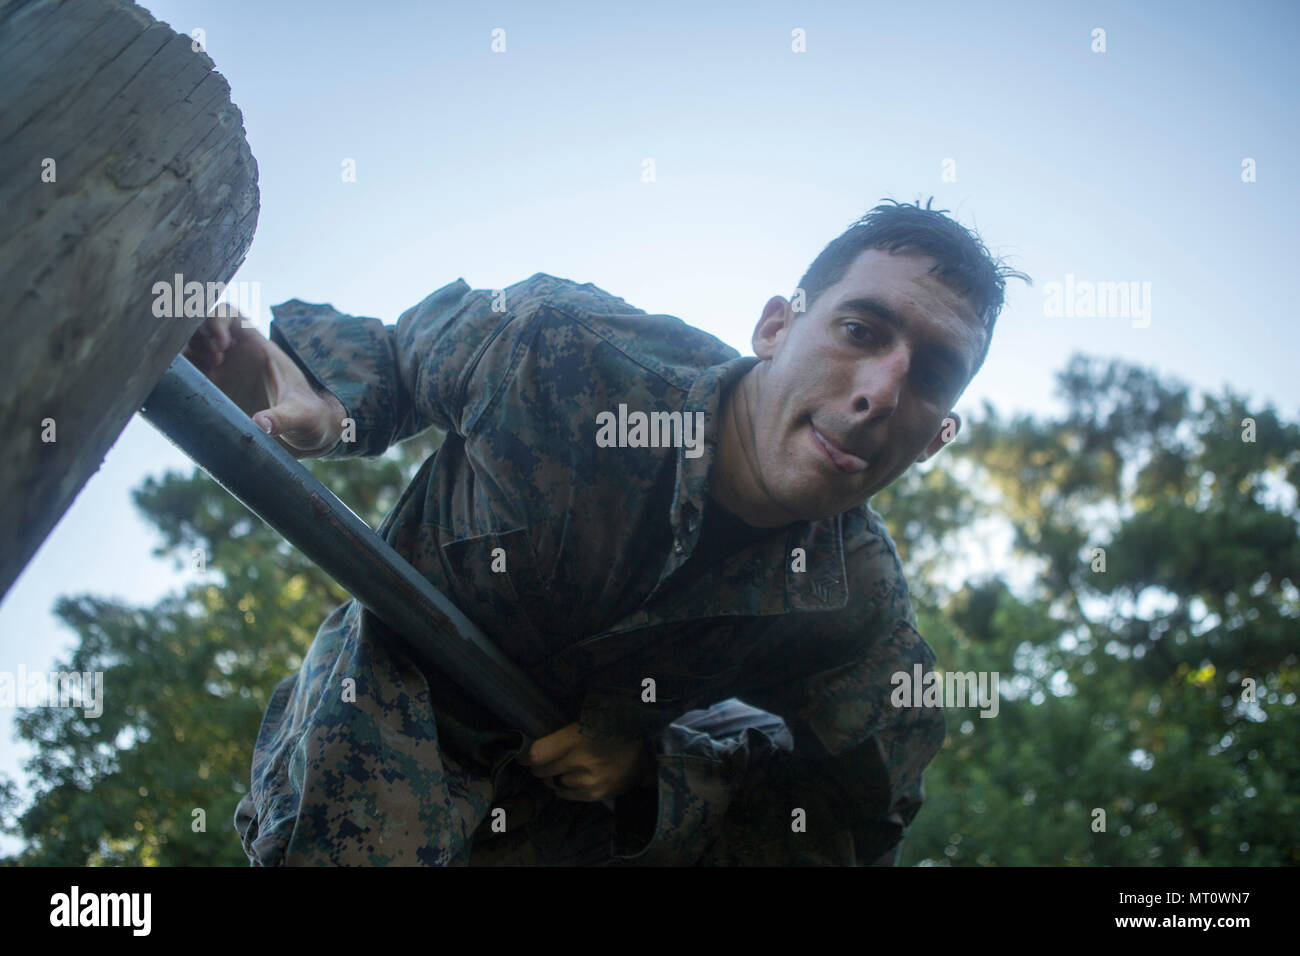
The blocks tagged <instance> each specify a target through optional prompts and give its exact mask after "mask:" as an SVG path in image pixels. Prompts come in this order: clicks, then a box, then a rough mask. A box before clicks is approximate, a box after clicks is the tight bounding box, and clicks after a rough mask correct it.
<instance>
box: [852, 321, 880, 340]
mask: <svg viewBox="0 0 1300 956" xmlns="http://www.w3.org/2000/svg"><path fill="white" fill-rule="evenodd" d="M845 328H847V329H848V330H849V335H851V336H852V337H853V340H854V341H855V342H871V341H873V340H874V339H875V333H873V332H872V331H871V329H869V328H867V327H866V326H865V325H863V324H862V323H861V322H849V323H848V324H847V325H846V326H845Z"/></svg>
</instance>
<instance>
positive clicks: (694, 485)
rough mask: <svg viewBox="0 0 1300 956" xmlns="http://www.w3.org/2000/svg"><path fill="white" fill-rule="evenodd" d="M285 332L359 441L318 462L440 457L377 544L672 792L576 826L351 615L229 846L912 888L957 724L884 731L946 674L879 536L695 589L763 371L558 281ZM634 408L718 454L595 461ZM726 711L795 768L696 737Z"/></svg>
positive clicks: (748, 739)
mask: <svg viewBox="0 0 1300 956" xmlns="http://www.w3.org/2000/svg"><path fill="white" fill-rule="evenodd" d="M272 311H273V314H274V321H273V322H272V325H271V338H272V341H274V342H276V343H277V344H278V345H280V347H281V348H283V349H284V350H285V351H286V352H287V353H288V354H289V355H290V356H292V357H293V359H294V360H295V361H296V362H297V363H298V364H299V366H300V367H301V368H302V369H303V370H304V372H305V373H306V374H307V376H308V379H309V380H311V381H312V382H313V383H314V384H315V385H317V386H318V387H323V388H328V389H329V390H330V391H331V392H333V394H334V395H335V396H336V397H337V398H338V399H339V401H340V402H341V403H342V404H343V406H344V407H345V408H346V409H347V412H348V415H349V417H351V418H352V419H353V420H354V422H355V425H356V432H355V441H352V442H345V441H340V442H339V443H338V444H337V445H336V446H335V447H334V448H333V449H332V450H331V451H330V452H329V453H328V454H326V455H325V456H324V457H326V458H344V457H349V456H355V455H367V456H374V455H379V454H382V453H383V452H384V451H385V449H387V448H388V447H389V446H390V445H392V444H393V443H395V442H398V441H401V440H403V439H404V438H408V437H410V436H412V435H415V434H417V433H418V432H421V431H423V430H425V429H426V428H428V427H430V426H432V425H437V426H439V427H440V428H442V429H444V430H445V431H446V439H445V441H444V442H443V444H442V446H441V447H440V448H439V449H438V451H437V452H436V453H435V454H434V455H433V456H431V457H430V458H429V459H428V460H427V461H426V462H425V463H424V465H423V466H422V468H421V469H420V471H419V472H418V474H417V475H416V477H415V479H414V480H413V482H412V483H411V485H410V486H409V487H408V488H407V489H406V491H405V492H404V494H403V496H402V498H401V500H400V501H399V502H398V503H397V505H396V506H395V507H394V509H393V510H392V512H390V513H389V515H388V516H387V517H386V518H385V520H384V522H383V524H382V525H381V526H380V528H379V533H380V535H381V536H382V537H383V538H384V539H385V540H386V541H388V542H389V543H390V544H391V545H392V546H393V547H394V548H395V549H396V550H397V552H398V553H399V554H401V555H402V556H403V557H405V558H406V559H407V560H408V561H410V562H411V564H412V565H414V567H415V568H416V569H417V570H418V571H420V573H422V574H423V575H425V576H426V577H427V578H428V579H429V581H430V582H432V583H433V585H434V586H435V587H437V588H438V589H439V590H441V591H442V592H443V593H444V594H446V595H447V596H448V598H449V599H450V600H451V601H452V602H453V603H454V604H456V605H457V607H459V608H460V609H461V610H462V611H464V612H465V613H466V614H467V615H468V616H469V617H470V618H472V619H473V620H474V621H475V622H476V623H477V624H478V625H479V626H480V627H481V628H482V629H483V631H484V632H485V633H486V634H487V635H488V636H489V637H490V638H491V639H492V640H493V641H495V642H496V643H497V645H498V646H499V647H500V648H501V650H502V651H503V652H504V653H505V654H506V656H507V657H509V658H511V659H512V660H513V661H515V662H516V663H517V664H518V665H519V666H520V667H522V668H523V669H524V671H525V672H526V673H527V674H528V675H529V676H531V677H532V678H533V680H534V681H535V682H536V683H537V684H538V685H539V686H540V687H541V688H542V689H543V690H544V691H545V692H547V693H548V694H549V695H550V696H551V697H552V699H554V700H555V701H556V702H557V704H558V705H559V706H560V707H561V709H563V710H564V711H565V712H566V713H567V714H569V715H571V719H572V720H575V721H577V722H579V724H580V727H581V730H582V732H583V733H584V734H587V735H589V736H593V737H600V736H614V737H622V738H625V739H630V740H646V741H651V742H652V744H653V748H654V751H655V753H656V755H657V765H658V783H657V793H653V792H650V791H648V790H640V791H637V792H635V793H633V794H630V795H628V796H626V797H621V798H619V800H618V801H616V803H615V807H614V812H611V810H610V809H609V808H608V807H607V806H605V805H603V804H600V803H588V802H579V801H573V800H566V799H562V798H560V797H558V796H557V795H556V794H555V793H554V792H553V791H551V790H550V789H548V788H546V787H545V786H543V785H541V784H540V783H539V782H538V781H537V780H536V779H535V778H534V777H533V776H532V774H531V773H530V772H529V771H528V770H527V769H526V768H523V767H521V766H520V765H518V764H517V763H515V762H514V758H515V757H516V756H517V755H518V754H519V753H520V752H521V751H522V750H523V749H524V748H526V747H527V746H528V745H530V744H531V740H530V739H528V738H526V737H525V736H524V734H523V733H521V732H519V731H515V730H512V729H511V728H508V727H503V726H501V724H500V722H499V721H497V720H496V719H494V718H493V717H491V716H490V715H488V714H486V713H485V712H484V711H483V710H482V709H481V708H480V707H479V706H478V705H477V704H476V703H475V702H474V701H471V700H468V699H467V698H466V695H464V694H463V693H462V692H460V691H459V690H458V689H457V688H456V687H453V686H451V685H450V684H449V683H448V682H447V681H446V680H444V679H443V678H441V676H440V675H438V674H436V673H429V672H427V671H426V670H424V669H422V668H421V667H419V666H417V665H416V664H415V663H413V662H412V661H411V659H410V658H408V657H407V656H406V655H405V654H404V653H403V652H402V651H401V649H400V648H399V647H397V646H396V645H395V643H394V641H393V640H392V639H391V636H387V635H386V631H385V625H383V624H382V623H381V622H380V621H379V620H378V619H377V618H375V617H374V616H373V615H372V614H371V613H370V612H369V611H366V610H364V609H363V608H361V607H360V606H359V605H358V604H357V603H356V602H355V601H352V602H349V603H347V604H345V605H342V606H340V607H338V608H336V609H335V611H334V612H333V613H332V614H330V616H329V617H328V618H327V619H326V620H325V622H324V623H323V624H322V625H321V628H320V630H319V632H318V633H317V635H316V639H315V641H314V643H313V644H312V647H311V649H310V650H309V652H308V654H307V656H306V658H305V660H304V662H303V665H302V668H301V671H300V673H298V674H296V675H293V676H291V677H288V678H286V679H285V680H284V681H282V682H281V684H280V685H279V687H278V688H277V689H276V691H275V693H274V694H273V697H272V699H271V702H270V704H269V706H268V708H267V711H266V715H265V717H264V720H263V723H262V727H261V730H260V732H259V734H258V738H257V743H256V747H255V753H254V758H253V766H252V786H251V789H250V792H249V793H248V794H247V795H246V796H245V798H244V799H243V801H242V802H241V803H240V805H239V808H238V810H237V813H236V820H235V822H236V828H237V829H238V831H239V833H240V835H241V837H242V839H243V844H244V848H245V850H246V852H247V853H248V855H249V858H250V860H251V861H252V862H253V863H254V864H261V865H278V864H354V865H384V864H393V865H410V864H434V865H442V864H469V865H479V864H542V865H548V864H550V865H694V864H701V865H799V864H834V865H861V864H868V863H885V864H888V863H893V862H895V861H896V855H897V849H898V845H899V842H900V840H901V838H902V835H903V832H904V830H905V828H906V827H907V826H908V825H909V824H910V823H911V821H912V819H913V817H914V816H915V815H916V813H917V811H918V809H919V808H920V806H921V802H922V799H923V796H922V786H921V777H922V771H923V770H924V768H925V767H926V765H927V764H928V763H929V762H930V760H931V759H932V758H933V757H934V755H935V754H936V753H937V752H938V750H939V749H940V747H941V746H942V744H943V740H944V731H945V727H944V718H943V712H942V710H941V709H936V708H900V707H895V706H892V705H891V703H890V697H891V691H892V690H893V685H892V684H891V675H893V674H895V673H898V672H900V671H901V672H906V673H908V674H909V675H910V674H912V673H913V668H914V666H915V665H920V666H921V667H922V668H923V669H924V670H929V669H930V667H931V665H932V664H933V663H934V654H933V652H932V651H931V649H930V647H929V646H928V645H927V644H926V643H925V641H924V640H923V639H922V638H921V636H920V635H919V634H918V633H917V631H916V629H915V619H914V617H913V614H912V609H911V606H910V604H909V599H908V591H907V586H906V583H905V581H904V579H903V574H902V570H901V567H900V565H899V560H898V556H897V553H896V551H895V548H894V545H893V542H892V541H891V540H890V538H889V535H888V533H887V532H886V530H885V527H884V524H883V522H882V521H881V519H880V516H879V515H877V514H876V512H875V511H874V510H872V509H871V508H870V507H869V506H868V505H867V504H865V503H864V504H862V505H860V506H858V507H856V508H853V509H850V510H848V511H845V512H843V513H841V514H839V515H837V516H835V517H834V518H831V519H825V520H820V521H813V522H807V521H804V522H798V523H795V524H792V525H788V526H786V527H784V528H777V529H773V530H772V532H771V534H769V535H767V536H765V537H763V538H761V539H760V540H758V541H757V542H755V543H754V544H752V545H750V546H748V547H746V548H744V549H743V550H741V551H739V552H737V553H734V554H731V555H730V556H728V557H726V558H724V559H722V560H720V561H719V562H717V563H715V564H713V565H712V566H711V567H708V568H705V569H703V570H701V569H694V570H693V569H690V568H688V569H687V573H686V574H685V575H675V572H676V571H677V570H678V569H679V568H681V567H682V565H683V564H684V563H685V562H686V561H687V559H688V558H689V556H690V555H691V554H692V552H693V551H694V549H695V546H696V544H697V541H698V540H699V537H700V530H701V523H702V522H701V519H702V516H703V514H704V512H705V509H706V507H707V501H708V498H707V489H708V486H709V473H710V468H711V466H712V463H713V455H714V443H715V439H716V435H715V427H714V423H715V421H716V420H717V417H718V411H719V408H720V404H721V402H722V399H723V397H724V396H725V395H726V393H727V390H728V389H729V388H730V387H731V386H733V385H734V384H735V383H736V382H737V381H739V379H740V378H741V377H743V376H744V374H745V373H746V372H747V371H748V370H749V369H750V368H752V367H753V366H754V365H755V364H756V363H757V362H758V359H757V358H755V357H752V356H751V357H742V356H740V354H739V353H738V352H737V351H736V350H735V349H732V348H730V347H729V346H727V345H725V344H723V343H722V342H720V341H719V340H718V339H716V338H714V337H713V336H711V335H709V334H707V333H705V332H703V331H700V330H698V329H695V328H693V327H691V326H689V325H687V324H685V323H684V322H682V321H681V320H680V319H678V318H675V317H673V316H668V315H652V314H647V313H645V312H643V311H641V310H639V309H635V308H633V307H631V306H629V305H628V304H627V303H626V302H624V301H623V300H622V299H620V298H617V297H615V296H612V295H610V294H609V293H606V292H604V291H603V290H601V289H598V288H597V287H595V286H594V285H591V284H590V283H588V284H585V285H578V284H576V283H574V282H571V281H568V280H565V279H559V278H555V277H553V276H549V275H546V274H543V273H539V274H537V275H535V276H533V277H531V278H530V279H527V280H525V281H523V282H520V283H517V284H515V285H513V286H510V287H508V288H506V289H504V290H482V289H480V290H472V289H471V288H470V287H469V286H468V285H467V284H466V283H465V281H464V280H463V279H457V280H456V281H455V282H453V283H451V284H449V285H446V286H444V287H443V288H441V289H438V290H437V291H436V292H434V293H432V294H431V295H430V296H428V298H426V299H425V300H424V301H423V302H421V303H419V304H418V305H416V306H414V307H413V308H411V309H409V310H407V311H406V312H405V313H403V314H402V315H401V316H400V318H399V319H398V321H397V324H396V325H395V326H385V325H384V324H382V323H381V322H380V321H379V320H378V319H373V318H359V317H354V316H350V315H343V314H341V313H339V312H337V311H336V310H335V309H334V308H333V307H332V306H329V305H309V304H306V303H303V302H300V301H298V300H292V301H290V302H287V303H285V304H283V305H280V306H277V307H275V308H274V309H273V310H272ZM620 405H623V406H625V409H624V410H623V412H624V413H625V414H626V415H627V416H628V417H629V419H630V416H631V413H632V412H635V411H641V412H645V413H652V412H668V413H672V412H678V413H685V414H689V415H692V416H695V415H696V413H699V414H700V415H702V418H700V419H695V418H693V419H692V420H693V421H694V420H700V421H702V422H703V425H704V432H703V441H702V443H700V444H698V445H697V446H696V447H695V448H689V447H686V445H685V443H684V440H682V441H678V442H677V446H678V447H672V442H671V441H669V440H667V438H668V437H669V436H667V435H666V434H665V435H664V436H661V437H664V438H665V440H664V441H662V442H655V443H653V444H650V445H649V446H648V447H644V446H645V445H646V444H647V441H646V440H645V439H646V436H645V434H644V432H643V433H642V434H641V435H640V436H639V438H640V439H642V440H641V441H638V436H635V435H633V434H631V433H630V432H629V433H628V434H627V435H626V436H621V437H626V441H625V442H621V443H618V444H615V445H614V446H613V447H611V442H610V440H609V438H610V434H611V433H610V431H607V432H606V434H605V436H604V440H602V441H598V440H597V438H598V431H599V429H600V427H601V426H600V425H598V418H599V417H600V416H602V413H606V412H608V413H612V414H613V415H618V414H619V412H620V409H619V406H620ZM602 420H603V421H605V422H608V421H609V420H610V419H609V416H604V418H603V419H602ZM667 420H668V418H667V417H661V418H658V419H655V422H656V423H657V424H662V423H663V422H665V421H667ZM620 427H621V426H620ZM638 444H640V445H642V446H643V447H637V445H638ZM665 446H667V447H665ZM497 549H501V550H500V551H498V550H497ZM494 556H495V557H496V558H497V562H496V567H497V570H493V560H494ZM502 558H504V566H503V565H502V561H501V559H502ZM684 578H686V579H684ZM346 678H352V679H353V680H354V681H355V685H354V686H355V695H354V696H355V699H350V698H351V697H352V696H353V695H348V694H345V693H343V682H344V680H345V679H346ZM647 679H649V680H652V681H653V685H650V684H648V683H647ZM647 686H652V687H653V689H654V694H653V699H652V700H651V699H647V698H648V697H650V696H651V695H649V694H647V693H646V687H647ZM345 698H348V699H345ZM730 698H739V699H741V700H743V701H744V702H746V703H748V704H750V705H753V706H754V707H757V708H762V709H763V710H764V711H767V712H769V714H775V715H779V716H780V717H781V718H784V720H785V723H786V726H787V727H788V728H789V735H790V736H792V737H793V748H792V749H791V748H789V747H784V746H780V745H779V743H778V740H777V738H776V737H775V736H774V735H772V734H771V733H769V730H768V729H763V728H761V727H758V726H752V727H746V728H744V729H743V730H742V731H741V732H739V733H734V734H728V735H725V736H710V734H708V733H701V732H700V731H699V730H698V729H697V728H693V727H691V726H687V725H686V724H684V723H679V722H678V719H679V718H681V717H682V715H683V714H686V713H687V712H688V711H692V710H694V709H697V708H706V707H709V706H710V705H711V704H714V703H716V702H719V701H723V700H727V699H730ZM555 729H557V730H558V729H559V728H555ZM498 809H499V810H501V811H503V812H501V813H494V812H493V811H494V810H498ZM493 821H500V823H498V825H495V826H493V825H490V824H491V823H492V822H493ZM501 823H503V824H504V827H505V832H500V830H501Z"/></svg>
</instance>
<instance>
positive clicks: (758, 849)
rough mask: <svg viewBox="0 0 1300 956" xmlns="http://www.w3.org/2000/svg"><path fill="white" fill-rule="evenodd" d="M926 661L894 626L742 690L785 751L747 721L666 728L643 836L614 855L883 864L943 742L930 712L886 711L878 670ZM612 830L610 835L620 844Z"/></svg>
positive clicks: (914, 640)
mask: <svg viewBox="0 0 1300 956" xmlns="http://www.w3.org/2000/svg"><path fill="white" fill-rule="evenodd" d="M933 663H934V653H933V651H931V650H930V647H929V645H927V644H926V643H925V641H924V640H922V639H921V636H920V635H919V634H918V633H917V632H916V630H915V629H914V628H913V627H912V625H911V623H910V622H909V621H907V620H902V621H899V622H898V623H897V624H896V626H895V627H894V629H893V631H892V632H891V633H890V634H889V635H887V636H886V639H884V640H882V641H877V642H874V643H873V644H872V645H871V646H870V648H869V650H867V651H866V652H865V653H864V655H863V656H862V657H861V659H859V660H856V661H853V662H851V663H849V664H847V665H843V666H840V667H837V668H833V669H831V670H828V671H824V672H822V673H819V674H816V675H814V676H813V677H810V678H807V679H805V680H801V681H796V682H793V683H791V684H787V685H784V686H778V687H773V688H769V689H768V690H767V691H762V690H759V691H754V692H751V693H747V694H746V695H745V700H746V702H747V703H750V704H753V705H754V706H757V707H761V708H763V709H764V710H767V711H770V712H771V713H774V714H779V715H781V716H782V717H784V718H785V720H786V723H787V724H788V725H789V727H790V730H791V731H792V732H793V736H794V743H795V746H794V749H793V751H792V752H791V751H787V750H784V749H782V748H779V747H776V746H774V744H773V741H772V740H771V739H770V738H768V737H767V736H766V735H764V734H762V733H759V732H758V731H756V730H755V729H753V728H750V729H748V730H747V731H746V732H745V733H744V734H742V735H741V736H739V737H736V738H730V739H728V740H725V741H720V740H717V739H715V738H711V737H709V736H707V735H703V734H698V733H692V732H691V731H689V730H687V729H686V728H683V727H681V726H679V725H677V724H674V725H672V726H670V727H669V728H668V729H667V730H666V731H665V732H664V733H663V734H662V735H660V737H659V739H658V741H657V742H656V749H657V753H658V766H659V779H658V806H657V811H656V815H655V818H654V829H653V833H652V835H651V836H650V838H649V842H648V843H647V844H646V845H645V846H644V847H642V848H641V849H640V850H637V851H635V852H630V853H626V854H624V855H623V856H622V859H624V860H625V861H627V862H634V863H639V864H649V865H656V864H658V865H692V864H695V865H718V866H791V865H794V866H800V865H803V866H810V865H813V866H815V865H836V866H851V865H863V864H873V863H874V864H893V863H894V862H896V859H897V853H898V847H899V845H900V843H901V841H902V837H903V834H904V832H905V830H906V828H907V826H909V825H910V824H911V822H912V820H913V818H914V817H915V816H916V814H917V811H918V810H919V809H920V807H921V803H922V799H923V797H922V787H921V776H922V772H923V771H924V769H925V767H926V766H927V765H928V764H929V762H930V761H931V760H932V759H933V758H934V756H935V754H936V753H938V751H939V749H940V748H941V747H942V746H943V740H944V735H945V723H944V717H943V711H942V709H941V708H895V707H893V706H892V704H891V703H890V697H891V691H892V686H893V685H892V684H891V681H890V677H891V675H892V674H893V673H895V672H897V671H900V670H902V671H906V672H908V673H909V674H911V673H912V672H913V667H914V666H915V665H917V664H919V665H921V667H922V670H923V672H924V671H927V670H929V669H930V667H931V666H932V665H933ZM628 837H629V835H628V834H624V835H623V836H622V839H624V840H626V839H628Z"/></svg>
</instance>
